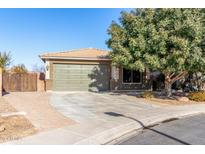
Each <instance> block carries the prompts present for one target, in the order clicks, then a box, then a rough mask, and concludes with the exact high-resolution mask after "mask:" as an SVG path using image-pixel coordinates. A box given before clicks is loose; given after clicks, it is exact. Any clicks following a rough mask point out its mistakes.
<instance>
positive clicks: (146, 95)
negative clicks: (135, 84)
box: [142, 91, 154, 98]
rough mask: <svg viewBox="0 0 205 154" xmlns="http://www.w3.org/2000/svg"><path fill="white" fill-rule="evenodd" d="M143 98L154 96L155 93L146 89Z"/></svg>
mask: <svg viewBox="0 0 205 154" xmlns="http://www.w3.org/2000/svg"><path fill="white" fill-rule="evenodd" d="M142 97H143V98H153V97H154V95H153V93H152V92H151V91H145V92H144V93H143V95H142Z"/></svg>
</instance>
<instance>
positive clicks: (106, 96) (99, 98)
mask: <svg viewBox="0 0 205 154" xmlns="http://www.w3.org/2000/svg"><path fill="white" fill-rule="evenodd" d="M50 103H51V105H52V106H53V107H54V108H55V109H56V110H57V111H59V112H60V113H62V114H63V115H64V116H67V117H69V118H71V119H73V120H74V121H76V122H79V123H88V122H89V123H95V122H112V120H113V122H114V121H115V120H116V116H112V113H116V114H124V115H127V116H135V117H140V116H141V115H144V113H145V111H148V112H150V111H151V110H153V109H157V108H159V107H160V106H157V105H152V104H148V103H145V102H142V101H139V100H137V99H136V97H134V96H128V95H123V94H114V93H91V92H77V93H64V94H63V93H53V95H52V97H51V101H50Z"/></svg>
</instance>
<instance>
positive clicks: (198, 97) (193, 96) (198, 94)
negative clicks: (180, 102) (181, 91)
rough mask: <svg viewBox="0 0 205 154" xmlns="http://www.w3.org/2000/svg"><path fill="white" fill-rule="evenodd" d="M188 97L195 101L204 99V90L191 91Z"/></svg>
mask: <svg viewBox="0 0 205 154" xmlns="http://www.w3.org/2000/svg"><path fill="white" fill-rule="evenodd" d="M189 99H190V100H193V101H197V102H203V101H205V91H198V92H191V93H189Z"/></svg>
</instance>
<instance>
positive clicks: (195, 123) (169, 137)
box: [119, 114, 205, 145]
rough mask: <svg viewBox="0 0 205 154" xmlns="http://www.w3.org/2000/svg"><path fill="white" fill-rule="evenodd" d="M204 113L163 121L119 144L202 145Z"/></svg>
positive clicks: (204, 139)
mask: <svg viewBox="0 0 205 154" xmlns="http://www.w3.org/2000/svg"><path fill="white" fill-rule="evenodd" d="M204 120H205V114H200V115H195V116H190V117H186V118H182V119H179V120H174V121H171V122H168V123H163V124H160V125H158V126H154V127H151V128H145V129H144V130H143V131H142V132H138V134H136V135H134V136H132V137H130V138H129V139H126V140H124V141H122V142H120V143H119V144H121V145H204V144H205V133H204V129H205V121H204Z"/></svg>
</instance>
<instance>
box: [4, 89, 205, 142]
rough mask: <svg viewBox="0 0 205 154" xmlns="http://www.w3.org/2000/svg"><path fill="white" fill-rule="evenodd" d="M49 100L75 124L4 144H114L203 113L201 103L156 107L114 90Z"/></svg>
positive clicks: (58, 95) (53, 95) (204, 107)
mask: <svg viewBox="0 0 205 154" xmlns="http://www.w3.org/2000/svg"><path fill="white" fill-rule="evenodd" d="M49 103H50V106H51V107H52V108H53V109H54V110H55V111H57V112H58V113H60V114H62V115H64V116H65V117H67V118H68V119H71V120H72V121H74V122H75V124H73V125H69V126H65V127H62V128H59V129H55V130H51V131H47V132H42V133H39V134H37V135H34V136H30V137H26V138H23V139H21V140H17V141H12V142H9V143H7V144H108V143H109V144H114V143H116V142H118V141H119V140H121V137H123V136H126V135H128V134H130V132H133V131H136V130H139V129H143V127H145V126H150V125H153V124H155V123H159V122H161V121H163V120H167V119H170V118H174V117H181V116H187V115H192V114H199V113H205V105H204V104H201V105H199V104H198V105H184V106H166V105H165V106H158V105H152V104H151V103H146V102H143V101H142V100H141V99H137V98H136V97H134V96H130V95H127V94H124V95H123V94H114V93H91V92H73V93H51V96H50V101H49ZM50 118H53V117H50Z"/></svg>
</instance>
